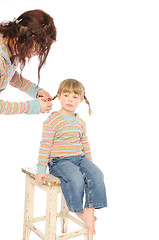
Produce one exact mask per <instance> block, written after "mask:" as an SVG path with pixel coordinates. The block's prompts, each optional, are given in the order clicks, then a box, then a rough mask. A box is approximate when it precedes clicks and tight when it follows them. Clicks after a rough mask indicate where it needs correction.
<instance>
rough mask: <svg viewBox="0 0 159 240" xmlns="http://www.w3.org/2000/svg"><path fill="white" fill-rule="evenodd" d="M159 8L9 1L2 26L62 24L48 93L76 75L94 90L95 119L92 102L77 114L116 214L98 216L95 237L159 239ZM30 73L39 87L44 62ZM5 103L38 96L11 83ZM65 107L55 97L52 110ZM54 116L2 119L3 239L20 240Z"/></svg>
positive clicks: (46, 79)
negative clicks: (30, 185)
mask: <svg viewBox="0 0 159 240" xmlns="http://www.w3.org/2000/svg"><path fill="white" fill-rule="evenodd" d="M157 4H158V1H154V0H151V1H150V0H149V1H148V0H145V1H142V0H134V1H127V0H125V1H124V0H121V1H117V0H108V1H104V0H98V1H97V0H96V1H95V0H92V1H90V0H80V1H79V0H52V1H49V0H45V1H30V0H28V1H20V0H14V1H11V0H10V1H9V0H5V1H4V0H1V4H0V8H1V15H0V21H3V20H12V19H13V18H14V17H18V16H19V15H20V14H21V13H23V12H24V11H26V10H31V9H37V8H39V9H42V10H44V11H46V12H48V13H49V14H50V15H51V16H52V17H53V18H54V21H55V25H56V27H57V42H56V43H55V44H53V46H52V49H51V51H50V54H49V57H48V59H47V62H46V65H45V67H44V68H43V69H42V71H41V83H40V86H41V87H42V88H44V89H45V90H47V91H49V92H50V93H51V94H52V96H54V95H56V91H57V87H58V84H59V83H60V82H61V81H62V80H64V79H66V78H68V77H71V78H76V79H78V80H79V81H81V82H82V83H83V84H84V86H85V88H86V93H87V94H86V95H87V98H88V99H89V101H90V103H91V106H92V110H93V116H92V117H89V116H88V113H87V110H88V108H87V105H86V104H84V103H82V105H81V106H80V107H79V109H78V112H79V114H80V116H81V117H83V118H84V119H85V121H86V122H87V128H88V137H89V142H90V145H91V149H92V155H93V159H94V162H95V163H96V164H97V165H98V166H99V167H100V168H101V169H102V170H103V172H104V174H105V183H106V188H107V197H108V208H106V209H102V210H97V211H96V215H97V217H98V221H97V223H96V230H97V235H96V236H95V237H94V239H97V240H101V239H107V240H114V239H116V240H117V239H122V240H127V239H129V240H132V239H133V240H134V239H135V240H140V239H153V240H158V239H159V230H158V229H159V227H158V225H159V207H158V205H159V194H158V189H159V188H158V183H159V174H158V172H159V170H158V159H159V158H158V155H159V154H158V145H159V114H158V111H159V109H158V100H159V97H158V95H159V88H158V79H159V71H158V69H159V68H158V67H159V14H158V13H159V8H158V5H157ZM23 75H24V76H25V77H27V78H28V79H30V80H31V81H32V82H35V83H37V62H36V59H33V60H32V61H31V62H30V64H29V65H28V66H27V67H26V69H25V70H24V73H23ZM0 98H1V99H3V100H9V101H27V100H29V99H30V98H29V97H28V96H27V95H26V94H24V93H21V92H20V91H18V90H17V89H14V88H13V87H10V86H8V87H7V89H6V90H5V91H4V92H3V93H2V94H1V97H0ZM58 109H59V103H58V100H55V101H54V106H53V110H58ZM48 115H49V114H44V115H43V114H40V115H37V116H36V115H35V116H33V115H32V116H27V115H21V116H3V115H1V116H0V119H1V120H0V166H1V197H0V213H1V214H0V215H1V227H0V228H1V236H4V237H3V238H4V239H16V240H21V239H22V230H23V208H24V186H25V176H24V174H23V173H21V168H22V167H27V166H35V165H36V163H37V158H38V149H39V144H40V140H41V132H42V124H43V121H44V120H45V119H46V118H47V116H48ZM38 204H39V205H38V206H39V208H40V203H38ZM36 206H37V205H36ZM36 239H39V238H38V237H36V236H35V235H32V239H31V240H36ZM77 239H81V238H77Z"/></svg>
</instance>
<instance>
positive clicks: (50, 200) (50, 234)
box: [45, 186, 58, 240]
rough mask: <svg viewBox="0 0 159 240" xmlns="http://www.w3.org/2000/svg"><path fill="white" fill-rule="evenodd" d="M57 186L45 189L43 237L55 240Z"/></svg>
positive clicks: (47, 239)
mask: <svg viewBox="0 0 159 240" xmlns="http://www.w3.org/2000/svg"><path fill="white" fill-rule="evenodd" d="M57 203H58V187H57V186H56V187H50V188H49V189H48V191H47V206H46V209H47V210H46V226H45V239H46V240H56V220H57Z"/></svg>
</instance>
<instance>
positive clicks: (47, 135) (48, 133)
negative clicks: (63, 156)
mask: <svg viewBox="0 0 159 240" xmlns="http://www.w3.org/2000/svg"><path fill="white" fill-rule="evenodd" d="M54 134H55V131H54V128H53V126H52V125H50V124H48V123H47V122H46V121H45V122H44V124H43V132H42V141H41V143H40V149H39V158H38V164H37V174H45V173H46V167H47V164H48V161H49V159H50V153H51V149H52V145H53V139H54Z"/></svg>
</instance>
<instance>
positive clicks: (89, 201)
mask: <svg viewBox="0 0 159 240" xmlns="http://www.w3.org/2000/svg"><path fill="white" fill-rule="evenodd" d="M84 174H85V173H84ZM85 178H86V179H87V187H88V189H89V190H88V205H89V204H92V191H91V190H90V180H89V179H88V178H87V177H86V175H85ZM86 201H87V199H86Z"/></svg>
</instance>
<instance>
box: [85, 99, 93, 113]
mask: <svg viewBox="0 0 159 240" xmlns="http://www.w3.org/2000/svg"><path fill="white" fill-rule="evenodd" d="M84 100H85V102H86V103H87V104H88V107H89V115H90V116H91V115H92V110H91V107H90V103H89V101H88V99H87V98H86V96H85V95H84Z"/></svg>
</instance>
